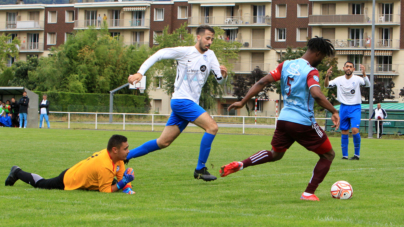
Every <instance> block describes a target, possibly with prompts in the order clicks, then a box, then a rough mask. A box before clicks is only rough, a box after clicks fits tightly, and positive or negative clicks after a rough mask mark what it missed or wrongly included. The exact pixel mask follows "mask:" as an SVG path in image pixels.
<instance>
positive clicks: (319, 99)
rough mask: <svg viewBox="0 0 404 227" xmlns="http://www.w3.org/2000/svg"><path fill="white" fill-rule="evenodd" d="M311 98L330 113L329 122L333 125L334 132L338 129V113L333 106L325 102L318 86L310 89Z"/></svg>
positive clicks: (325, 99)
mask: <svg viewBox="0 0 404 227" xmlns="http://www.w3.org/2000/svg"><path fill="white" fill-rule="evenodd" d="M310 94H311V96H312V97H313V98H314V99H315V100H316V102H317V103H318V104H319V105H320V106H321V107H323V108H325V109H327V110H328V111H330V112H331V113H332V116H331V120H332V122H333V123H334V126H331V127H333V128H334V127H335V130H337V129H338V127H339V115H338V111H337V110H336V109H335V108H334V106H333V105H332V104H331V103H330V102H329V101H328V100H327V98H326V97H325V96H324V94H323V93H322V92H321V89H320V86H314V87H312V88H311V89H310Z"/></svg>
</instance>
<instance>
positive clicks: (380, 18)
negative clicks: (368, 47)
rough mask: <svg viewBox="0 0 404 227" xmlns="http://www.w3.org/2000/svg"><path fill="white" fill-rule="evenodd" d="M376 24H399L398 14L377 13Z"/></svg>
mask: <svg viewBox="0 0 404 227" xmlns="http://www.w3.org/2000/svg"><path fill="white" fill-rule="evenodd" d="M375 23H376V24H391V23H397V24H400V14H378V15H377V16H376V21H375Z"/></svg>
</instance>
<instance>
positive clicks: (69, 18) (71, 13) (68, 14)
mask: <svg viewBox="0 0 404 227" xmlns="http://www.w3.org/2000/svg"><path fill="white" fill-rule="evenodd" d="M66 22H74V11H68V10H66Z"/></svg>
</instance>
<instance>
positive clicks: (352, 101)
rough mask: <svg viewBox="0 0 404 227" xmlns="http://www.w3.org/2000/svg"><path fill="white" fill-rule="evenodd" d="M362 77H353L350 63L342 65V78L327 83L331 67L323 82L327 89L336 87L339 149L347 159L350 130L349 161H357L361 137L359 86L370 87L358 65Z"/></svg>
mask: <svg viewBox="0 0 404 227" xmlns="http://www.w3.org/2000/svg"><path fill="white" fill-rule="evenodd" d="M360 68H361V71H362V74H363V76H356V75H353V71H354V70H355V67H354V64H353V63H352V62H350V61H347V62H345V64H344V68H343V69H344V71H345V75H344V76H339V77H337V78H335V79H334V80H331V81H329V77H330V75H331V73H332V71H331V70H332V66H331V67H330V68H329V69H328V71H327V74H326V76H325V80H324V86H325V87H327V88H331V87H337V100H338V101H339V102H340V103H341V106H340V109H339V116H340V119H341V122H340V129H341V149H342V159H348V143H349V136H348V135H349V129H352V136H353V142H354V147H355V155H354V156H353V157H352V158H350V160H359V155H360V147H361V136H360V134H359V125H360V122H361V103H362V95H361V90H360V86H366V87H369V86H370V81H369V78H368V77H367V76H366V71H365V67H364V66H363V65H360Z"/></svg>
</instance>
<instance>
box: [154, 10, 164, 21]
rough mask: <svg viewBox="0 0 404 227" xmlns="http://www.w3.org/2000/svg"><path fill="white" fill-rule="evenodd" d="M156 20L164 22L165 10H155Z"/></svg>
mask: <svg viewBox="0 0 404 227" xmlns="http://www.w3.org/2000/svg"><path fill="white" fill-rule="evenodd" d="M154 20H155V21H163V20H164V9H154Z"/></svg>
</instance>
